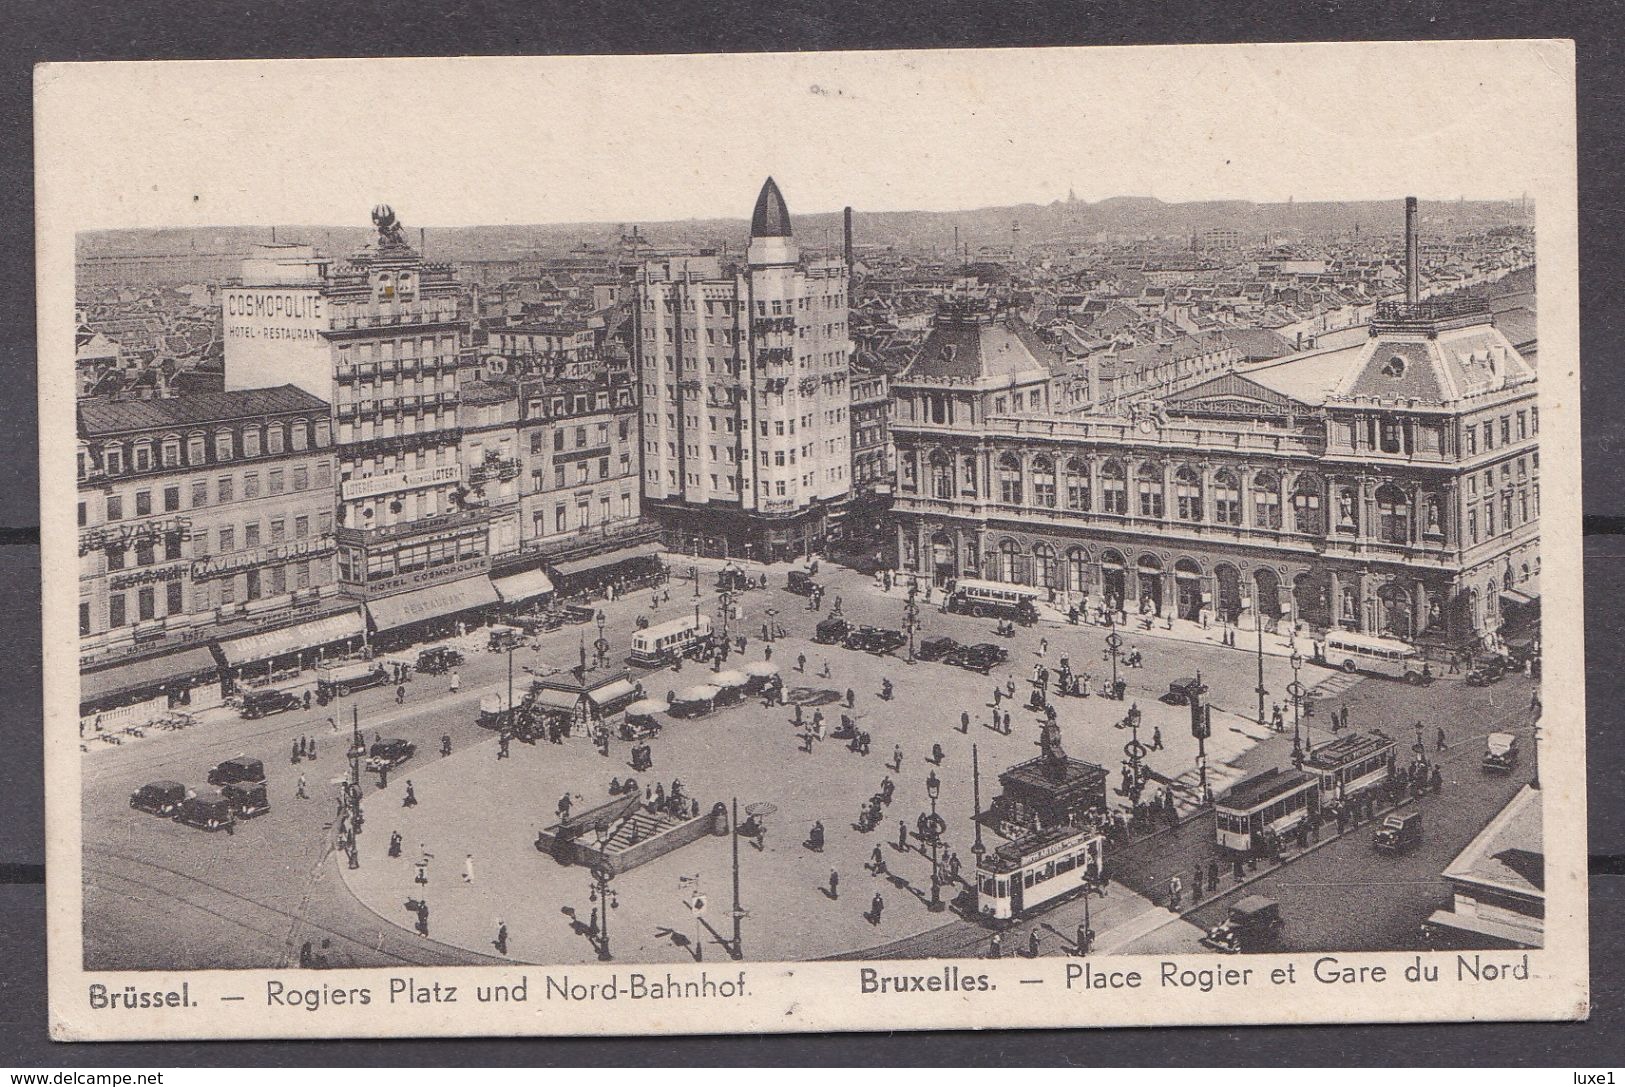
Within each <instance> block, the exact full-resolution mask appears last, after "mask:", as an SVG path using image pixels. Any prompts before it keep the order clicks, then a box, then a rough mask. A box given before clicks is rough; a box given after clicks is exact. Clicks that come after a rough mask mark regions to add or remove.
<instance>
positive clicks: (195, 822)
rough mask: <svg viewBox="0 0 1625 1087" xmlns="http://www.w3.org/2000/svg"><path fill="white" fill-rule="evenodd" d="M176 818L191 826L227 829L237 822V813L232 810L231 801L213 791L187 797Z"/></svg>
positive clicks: (202, 828)
mask: <svg viewBox="0 0 1625 1087" xmlns="http://www.w3.org/2000/svg"><path fill="white" fill-rule="evenodd" d="M175 818H176V819H177V820H179V821H180V822H182V823H184V824H185V825H187V826H189V827H197V828H198V829H199V830H209V831H214V830H226V829H228V828H230V827H233V826H235V825H236V823H237V815H236V813H235V812H233V811H232V810H231V801H229V800H227V799H226V798H225V797H223V796H221V795H220V794H219V793H217V792H213V791H206V792H200V793H198V794H197V795H196V796H189V797H187V798H186V800H185V801H183V802H182V804H181V810H180V814H179V815H177V816H176V817H175Z"/></svg>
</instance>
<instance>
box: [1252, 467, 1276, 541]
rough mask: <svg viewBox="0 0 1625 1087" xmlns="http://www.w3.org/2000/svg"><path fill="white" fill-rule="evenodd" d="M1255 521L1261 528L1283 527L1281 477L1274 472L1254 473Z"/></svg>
mask: <svg viewBox="0 0 1625 1087" xmlns="http://www.w3.org/2000/svg"><path fill="white" fill-rule="evenodd" d="M1253 521H1254V523H1255V524H1257V525H1258V527H1259V528H1270V529H1278V528H1280V527H1281V477H1280V476H1279V475H1277V474H1275V473H1274V472H1254V473H1253Z"/></svg>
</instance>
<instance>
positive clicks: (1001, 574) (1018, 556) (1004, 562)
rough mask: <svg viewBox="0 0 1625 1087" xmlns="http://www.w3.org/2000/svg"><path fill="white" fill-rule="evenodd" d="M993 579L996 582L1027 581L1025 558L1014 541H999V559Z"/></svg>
mask: <svg viewBox="0 0 1625 1087" xmlns="http://www.w3.org/2000/svg"><path fill="white" fill-rule="evenodd" d="M993 577H994V580H996V581H1008V582H1016V583H1020V582H1025V581H1026V580H1027V556H1025V555H1023V554H1022V553H1021V545H1020V544H1018V543H1016V541H1014V540H1008V539H1007V540H1000V541H999V557H998V561H997V563H996V568H995V570H994V571H993Z"/></svg>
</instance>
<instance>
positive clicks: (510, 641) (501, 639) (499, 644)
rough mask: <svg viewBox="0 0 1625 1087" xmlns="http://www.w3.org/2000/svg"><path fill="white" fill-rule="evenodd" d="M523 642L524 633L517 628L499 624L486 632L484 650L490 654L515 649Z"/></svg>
mask: <svg viewBox="0 0 1625 1087" xmlns="http://www.w3.org/2000/svg"><path fill="white" fill-rule="evenodd" d="M524 640H525V632H524V631H523V630H520V629H519V628H518V627H510V626H507V625H506V624H502V623H499V624H497V625H496V626H494V627H492V628H491V629H490V630H489V631H487V632H486V636H485V648H486V649H487V650H488V651H489V652H492V653H503V652H506V651H507V650H509V649H517V648H519V646H520V645H521V644H522V643H523V642H524Z"/></svg>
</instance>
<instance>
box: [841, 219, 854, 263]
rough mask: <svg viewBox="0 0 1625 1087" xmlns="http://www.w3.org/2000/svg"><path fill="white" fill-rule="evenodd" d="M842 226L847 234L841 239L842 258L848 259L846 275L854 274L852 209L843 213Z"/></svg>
mask: <svg viewBox="0 0 1625 1087" xmlns="http://www.w3.org/2000/svg"><path fill="white" fill-rule="evenodd" d="M841 224H842V227H843V228H844V230H845V234H844V236H843V237H842V239H841V256H843V257H844V258H846V274H847V275H851V274H852V209H851V207H850V206H849V207H847V208H845V209H844V210H843V211H842V212H841Z"/></svg>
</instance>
